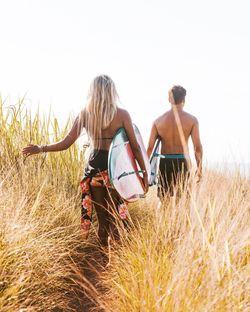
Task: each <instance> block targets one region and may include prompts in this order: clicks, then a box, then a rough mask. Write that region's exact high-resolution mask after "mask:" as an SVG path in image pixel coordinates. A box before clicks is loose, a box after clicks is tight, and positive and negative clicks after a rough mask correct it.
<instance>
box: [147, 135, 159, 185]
mask: <svg viewBox="0 0 250 312" xmlns="http://www.w3.org/2000/svg"><path fill="white" fill-rule="evenodd" d="M160 143H161V141H160V139H157V140H156V142H155V146H154V149H153V152H152V155H151V157H150V161H149V162H150V179H149V185H150V186H152V185H155V184H157V178H158V170H159V157H158V156H157V155H158V154H159V151H160Z"/></svg>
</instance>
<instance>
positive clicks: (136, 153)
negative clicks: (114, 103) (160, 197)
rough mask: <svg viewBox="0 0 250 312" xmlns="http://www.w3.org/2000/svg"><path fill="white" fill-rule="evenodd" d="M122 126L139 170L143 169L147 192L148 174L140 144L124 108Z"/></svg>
mask: <svg viewBox="0 0 250 312" xmlns="http://www.w3.org/2000/svg"><path fill="white" fill-rule="evenodd" d="M123 127H124V129H125V131H126V133H127V136H128V139H129V142H130V146H131V148H132V151H133V154H134V156H135V159H136V160H137V161H138V163H139V166H140V168H141V170H143V183H144V187H145V192H147V191H148V174H147V170H146V166H145V163H144V159H143V156H142V152H141V148H140V145H139V144H138V142H137V139H136V136H135V132H134V128H133V124H132V120H131V117H130V115H129V113H128V112H127V111H125V110H124V111H123Z"/></svg>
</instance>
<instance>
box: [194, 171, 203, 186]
mask: <svg viewBox="0 0 250 312" xmlns="http://www.w3.org/2000/svg"><path fill="white" fill-rule="evenodd" d="M195 177H196V178H197V180H196V183H199V182H200V181H201V178H202V169H201V168H198V169H197V170H196V172H195Z"/></svg>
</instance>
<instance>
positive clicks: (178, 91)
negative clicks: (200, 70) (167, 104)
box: [172, 86, 187, 104]
mask: <svg viewBox="0 0 250 312" xmlns="http://www.w3.org/2000/svg"><path fill="white" fill-rule="evenodd" d="M172 93H173V97H174V101H175V104H180V103H182V102H184V101H185V96H186V94H187V91H186V89H184V88H183V87H182V86H173V88H172Z"/></svg>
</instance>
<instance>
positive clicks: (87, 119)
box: [81, 75, 119, 148]
mask: <svg viewBox="0 0 250 312" xmlns="http://www.w3.org/2000/svg"><path fill="white" fill-rule="evenodd" d="M118 99H119V97H118V94H117V91H116V87H115V84H114V82H113V80H112V79H111V78H110V77H109V76H107V75H101V76H97V77H96V78H95V79H94V80H93V81H92V83H91V85H90V89H89V95H88V102H87V105H86V107H85V108H84V110H83V111H82V113H81V120H82V122H83V124H84V128H85V129H86V132H87V134H88V136H89V139H90V144H91V145H92V147H93V142H94V141H96V143H95V147H97V148H98V147H99V146H100V138H101V134H102V130H103V129H105V128H107V127H108V126H109V125H110V123H111V121H112V120H113V118H114V116H115V114H116V112H117V102H118Z"/></svg>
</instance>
